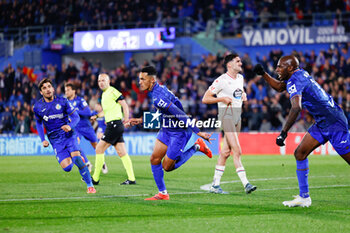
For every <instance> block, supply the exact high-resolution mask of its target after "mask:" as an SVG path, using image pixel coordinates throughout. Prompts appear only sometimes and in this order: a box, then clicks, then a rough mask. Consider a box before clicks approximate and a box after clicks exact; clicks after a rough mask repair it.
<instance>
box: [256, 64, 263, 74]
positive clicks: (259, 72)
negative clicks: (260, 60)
mask: <svg viewBox="0 0 350 233" xmlns="http://www.w3.org/2000/svg"><path fill="white" fill-rule="evenodd" d="M253 71H254V72H255V73H256V74H258V75H263V74H265V70H264V67H263V66H262V65H261V64H257V65H256V66H255V67H254V69H253Z"/></svg>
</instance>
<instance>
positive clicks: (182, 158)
mask: <svg viewBox="0 0 350 233" xmlns="http://www.w3.org/2000/svg"><path fill="white" fill-rule="evenodd" d="M194 153H196V147H195V145H193V146H192V147H191V148H190V149H188V150H186V151H185V152H183V153H182V155H181V156H180V158H179V159H178V160H176V163H175V167H174V169H177V168H179V167H181V166H182V165H183V164H184V163H186V162H187V160H189V159H190V158H191V157H192V155H193V154H194Z"/></svg>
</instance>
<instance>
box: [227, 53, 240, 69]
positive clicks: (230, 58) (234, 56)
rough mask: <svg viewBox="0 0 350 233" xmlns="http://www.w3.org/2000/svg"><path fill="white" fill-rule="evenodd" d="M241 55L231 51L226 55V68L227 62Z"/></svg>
mask: <svg viewBox="0 0 350 233" xmlns="http://www.w3.org/2000/svg"><path fill="white" fill-rule="evenodd" d="M238 56H239V55H238V54H237V53H230V54H228V55H226V56H225V58H224V67H225V68H226V65H227V63H229V62H230V61H232V60H233V59H235V58H236V57H238Z"/></svg>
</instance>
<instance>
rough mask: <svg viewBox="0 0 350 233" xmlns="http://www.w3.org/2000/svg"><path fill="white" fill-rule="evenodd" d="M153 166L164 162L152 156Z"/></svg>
mask: <svg viewBox="0 0 350 233" xmlns="http://www.w3.org/2000/svg"><path fill="white" fill-rule="evenodd" d="M149 161H150V162H151V164H153V165H158V164H160V163H161V162H162V159H159V158H156V157H154V156H151V158H150V160H149Z"/></svg>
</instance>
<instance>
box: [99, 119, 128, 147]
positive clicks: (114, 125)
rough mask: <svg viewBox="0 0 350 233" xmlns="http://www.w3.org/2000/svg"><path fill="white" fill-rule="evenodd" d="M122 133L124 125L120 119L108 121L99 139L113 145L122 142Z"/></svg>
mask: <svg viewBox="0 0 350 233" xmlns="http://www.w3.org/2000/svg"><path fill="white" fill-rule="evenodd" d="M123 133H124V125H123V122H122V121H121V120H115V121H110V122H108V123H107V127H106V130H105V133H104V134H103V136H102V138H101V139H102V140H103V141H105V142H108V143H110V144H112V145H113V146H114V145H115V144H117V143H119V142H124V138H123Z"/></svg>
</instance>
